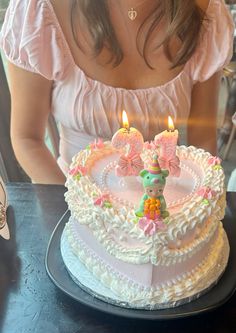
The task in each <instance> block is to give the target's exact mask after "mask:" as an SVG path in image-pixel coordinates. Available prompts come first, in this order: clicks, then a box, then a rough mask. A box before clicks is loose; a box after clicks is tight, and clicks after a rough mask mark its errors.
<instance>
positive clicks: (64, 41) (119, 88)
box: [44, 0, 213, 94]
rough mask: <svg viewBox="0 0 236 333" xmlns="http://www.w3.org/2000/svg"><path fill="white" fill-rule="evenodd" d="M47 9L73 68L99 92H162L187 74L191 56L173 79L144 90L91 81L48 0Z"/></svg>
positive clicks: (210, 2) (209, 5) (209, 3)
mask: <svg viewBox="0 0 236 333" xmlns="http://www.w3.org/2000/svg"><path fill="white" fill-rule="evenodd" d="M44 1H45V2H46V3H47V5H48V7H49V9H50V12H51V14H52V16H53V20H54V23H55V25H56V27H57V28H58V31H59V33H60V37H61V39H62V41H63V44H64V47H65V50H66V53H67V54H68V56H69V58H70V62H71V64H72V65H73V67H74V68H75V69H76V70H77V71H78V72H80V74H81V75H82V76H83V77H84V79H85V80H86V81H87V82H89V83H90V84H91V85H93V86H95V85H96V86H99V87H100V88H101V90H104V89H107V90H115V91H121V92H127V93H137V94H138V93H144V92H145V93H148V92H152V91H155V90H162V89H166V88H167V87H168V86H169V85H171V84H173V85H174V84H175V82H176V81H179V80H180V78H181V77H182V76H183V75H185V74H186V72H187V70H186V69H187V66H188V64H189V61H190V60H191V58H192V56H193V55H192V56H191V57H190V58H189V59H188V60H187V62H186V63H185V64H184V67H183V68H182V70H181V71H180V72H179V73H178V74H177V75H176V76H175V77H173V79H171V80H169V81H167V82H165V83H164V84H161V85H158V86H151V87H146V88H137V89H127V88H123V87H115V86H112V85H109V84H106V83H104V82H102V81H99V80H96V79H93V78H92V77H90V76H89V75H87V74H86V72H85V71H84V70H83V69H82V68H81V67H80V66H79V65H78V64H77V63H76V62H75V59H74V56H73V54H72V52H71V49H70V46H69V44H68V42H67V40H66V36H65V34H64V32H63V30H62V27H61V24H60V22H59V20H58V17H57V15H56V13H55V10H54V7H53V5H52V3H51V1H50V0H44ZM212 2H213V0H209V2H208V5H207V8H206V10H205V15H206V14H207V13H208V11H209V8H210V7H211V4H212Z"/></svg>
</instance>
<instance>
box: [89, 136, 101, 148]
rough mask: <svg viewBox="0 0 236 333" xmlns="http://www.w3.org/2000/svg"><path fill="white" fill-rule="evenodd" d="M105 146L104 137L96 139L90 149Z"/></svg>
mask: <svg viewBox="0 0 236 333" xmlns="http://www.w3.org/2000/svg"><path fill="white" fill-rule="evenodd" d="M102 148H104V142H103V140H102V139H100V138H99V139H98V140H96V139H95V140H94V142H93V143H91V144H90V149H91V150H96V149H102Z"/></svg>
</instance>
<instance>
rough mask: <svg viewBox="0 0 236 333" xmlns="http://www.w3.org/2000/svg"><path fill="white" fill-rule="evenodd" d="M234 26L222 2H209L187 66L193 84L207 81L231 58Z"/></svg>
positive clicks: (213, 0)
mask: <svg viewBox="0 0 236 333" xmlns="http://www.w3.org/2000/svg"><path fill="white" fill-rule="evenodd" d="M233 34H234V24H233V20H232V17H231V14H230V13H229V11H228V9H227V7H226V5H225V2H224V0H210V2H209V5H208V9H207V11H206V17H205V19H204V21H203V26H202V30H201V34H200V40H199V43H198V46H197V49H196V51H195V53H194V55H193V56H192V57H191V58H190V60H189V62H188V64H187V66H188V70H189V72H190V76H191V78H192V80H193V82H194V83H195V82H203V81H206V80H208V79H209V78H210V77H211V76H212V75H213V74H214V73H216V72H218V71H220V70H221V69H223V67H224V66H225V65H227V64H228V63H229V61H230V59H231V57H232V52H233Z"/></svg>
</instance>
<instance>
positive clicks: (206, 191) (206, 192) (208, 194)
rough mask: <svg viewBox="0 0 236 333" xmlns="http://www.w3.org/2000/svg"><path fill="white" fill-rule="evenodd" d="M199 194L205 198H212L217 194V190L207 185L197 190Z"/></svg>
mask: <svg viewBox="0 0 236 333" xmlns="http://www.w3.org/2000/svg"><path fill="white" fill-rule="evenodd" d="M197 194H198V195H199V196H200V197H202V198H203V199H207V200H210V199H212V198H213V197H214V196H215V195H216V191H214V190H212V189H211V188H210V187H208V186H205V187H202V188H200V189H199V190H198V191H197Z"/></svg>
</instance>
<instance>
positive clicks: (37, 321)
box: [0, 183, 236, 333]
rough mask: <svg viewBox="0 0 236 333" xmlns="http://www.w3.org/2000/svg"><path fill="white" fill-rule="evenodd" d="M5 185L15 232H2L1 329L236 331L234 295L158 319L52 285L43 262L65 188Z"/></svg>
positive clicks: (235, 207)
mask: <svg viewBox="0 0 236 333" xmlns="http://www.w3.org/2000/svg"><path fill="white" fill-rule="evenodd" d="M7 190H8V195H9V203H10V207H9V209H8V220H9V227H10V231H11V235H12V238H11V240H10V241H5V240H3V239H2V238H0V332H2V333H30V332H34V333H41V332H43V333H82V332H83V333H84V332H86V333H89V332H92V333H94V332H95V333H105V332H109V333H117V332H122V333H123V332H127V333H128V332H129V333H141V332H142V333H152V332H153V333H154V332H155V333H156V332H159V333H160V332H161V333H162V332H163V333H183V332H186V333H187V332H188V333H190V332H191V333H194V332H196V333H203V332H207V333H209V332H214V333H235V332H236V295H234V296H233V297H232V298H231V299H230V300H229V301H228V302H227V303H226V304H225V305H223V306H221V307H220V308H218V309H217V310H214V311H212V312H210V313H206V314H204V315H199V316H195V317H190V318H185V319H178V320H172V321H159V322H158V321H152V322H149V321H148V322H147V321H143V320H134V319H132V320H131V319H123V318H120V317H115V316H111V315H108V314H104V313H102V312H100V311H95V310H92V309H90V308H88V307H86V306H83V305H81V304H79V303H78V302H76V301H74V300H73V299H71V298H69V297H68V296H66V295H65V294H64V293H63V292H61V291H60V290H58V289H57V288H56V287H55V286H54V284H53V283H52V282H51V280H50V279H49V277H48V276H47V273H46V270H45V266H44V259H45V253H46V249H47V244H48V241H49V238H50V235H51V233H52V231H53V229H54V227H55V225H56V223H57V222H58V220H59V219H60V217H61V216H62V214H63V213H64V212H65V210H66V208H67V207H66V204H65V202H64V192H65V188H64V187H63V186H46V185H45V186H44V185H31V184H27V183H24V184H23V183H12V184H9V185H8V186H7ZM227 200H228V209H227V214H226V219H231V220H232V223H236V193H228V198H227ZM235 244H236V239H235ZM235 246H236V245H235ZM235 274H236V267H235Z"/></svg>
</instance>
